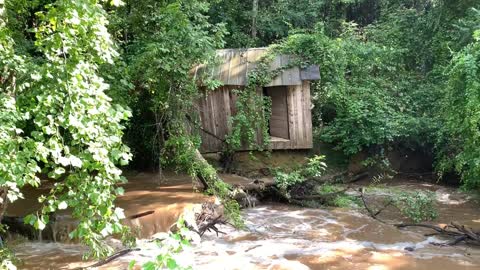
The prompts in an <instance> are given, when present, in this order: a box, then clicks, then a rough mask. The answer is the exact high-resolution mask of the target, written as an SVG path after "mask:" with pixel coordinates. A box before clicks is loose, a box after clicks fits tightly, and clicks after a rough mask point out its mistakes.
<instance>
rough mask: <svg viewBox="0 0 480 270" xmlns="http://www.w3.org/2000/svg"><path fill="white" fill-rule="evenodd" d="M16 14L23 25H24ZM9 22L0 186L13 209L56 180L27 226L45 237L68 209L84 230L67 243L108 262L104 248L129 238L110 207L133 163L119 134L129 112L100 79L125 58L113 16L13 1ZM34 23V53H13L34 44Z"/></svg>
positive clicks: (90, 4) (86, 8)
mask: <svg viewBox="0 0 480 270" xmlns="http://www.w3.org/2000/svg"><path fill="white" fill-rule="evenodd" d="M30 10H35V11H37V10H38V11H37V12H36V13H35V14H29V13H28V12H29V11H30ZM15 12H18V13H20V14H22V15H23V16H25V17H23V16H21V17H20V19H17V16H15ZM7 15H11V16H7V18H6V24H5V28H4V27H3V26H2V32H3V33H2V35H5V36H4V38H2V43H3V42H5V43H6V44H5V43H4V44H3V45H2V46H4V47H5V48H6V50H2V56H1V59H0V63H2V66H3V67H2V72H3V73H2V83H3V84H2V89H1V92H0V98H1V100H2V103H1V106H2V107H3V108H2V110H0V119H1V125H0V126H1V127H0V129H1V131H0V133H2V136H1V139H0V140H1V144H0V153H1V156H2V157H1V160H0V186H1V187H2V188H4V189H5V191H6V192H7V193H8V200H9V201H14V200H15V199H17V198H19V197H21V196H22V195H21V193H20V191H19V188H21V187H22V186H24V185H26V184H30V185H33V186H38V185H40V179H39V175H38V173H40V172H41V173H43V174H44V175H47V176H48V177H49V178H50V179H55V180H56V181H55V184H54V185H53V186H52V187H51V188H50V192H49V193H48V194H46V195H42V196H41V197H40V198H39V201H40V202H41V203H42V205H43V207H42V209H41V210H40V211H39V212H38V213H37V214H32V215H30V216H28V217H27V218H26V220H25V222H27V223H30V224H31V225H34V226H35V228H37V229H43V228H44V227H45V224H46V223H48V221H49V215H50V214H51V213H53V212H54V211H56V210H59V209H66V208H70V209H71V211H72V216H73V217H75V218H76V219H78V220H79V224H78V226H77V228H76V229H75V230H74V231H73V232H71V234H70V236H71V237H75V238H79V239H80V240H82V241H83V242H84V243H86V244H88V245H89V246H90V247H91V248H92V250H91V251H92V253H93V254H94V255H96V256H101V255H105V254H106V253H108V252H109V251H110V249H109V247H108V246H107V245H105V244H104V243H103V242H102V241H103V239H104V238H105V237H106V236H107V235H110V234H113V233H122V232H125V230H126V229H125V228H124V227H123V226H122V225H121V224H120V223H119V222H120V219H122V218H124V216H123V211H122V210H121V209H119V208H115V206H114V204H113V201H114V199H115V194H119V193H121V192H122V190H121V189H117V188H116V187H115V184H116V183H119V182H121V181H123V179H122V177H121V173H122V171H121V170H120V169H118V168H117V167H116V165H117V164H122V165H125V164H126V163H127V162H128V160H130V154H129V150H128V148H127V147H126V146H124V145H123V143H122V135H123V131H122V130H123V125H122V124H121V122H122V121H123V120H126V119H127V118H128V117H129V116H130V112H129V111H128V110H125V109H124V108H123V107H121V106H119V105H114V104H112V102H111V98H110V97H108V96H107V95H106V94H105V91H106V90H107V89H108V85H107V84H106V83H105V82H104V81H103V79H102V78H101V77H100V76H99V75H98V74H99V71H98V70H99V65H102V64H112V63H113V59H114V58H115V57H116V56H117V55H118V54H117V52H116V51H115V49H114V46H113V41H112V39H111V37H110V34H109V33H108V31H107V28H106V25H107V19H106V13H105V11H104V9H103V8H102V6H101V5H100V2H98V1H76V2H72V1H62V0H59V1H54V2H52V3H51V4H49V5H45V6H40V5H39V3H29V2H23V1H9V2H7ZM27 16H30V17H28V18H27ZM28 19H33V20H34V21H35V23H34V27H33V28H32V29H29V31H32V32H33V33H34V36H33V37H31V38H32V39H29V40H28V42H31V43H30V44H29V46H31V47H28V46H26V47H23V48H22V47H18V48H17V47H14V45H13V44H16V42H18V43H21V42H27V41H25V40H22V39H20V38H23V37H22V36H21V35H23V34H29V33H28V32H27V33H25V32H22V30H23V29H22V28H21V27H22V23H25V22H22V20H25V21H27V20H28ZM9 37H12V38H9ZM15 38H19V40H18V41H17V40H15ZM9 43H10V44H9ZM2 214H3V213H2Z"/></svg>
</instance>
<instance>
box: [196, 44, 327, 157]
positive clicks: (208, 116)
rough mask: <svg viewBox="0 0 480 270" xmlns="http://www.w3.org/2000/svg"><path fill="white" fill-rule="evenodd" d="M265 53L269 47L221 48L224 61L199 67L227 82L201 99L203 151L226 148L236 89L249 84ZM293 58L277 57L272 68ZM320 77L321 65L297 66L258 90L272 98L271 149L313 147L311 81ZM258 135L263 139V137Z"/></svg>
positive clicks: (259, 92) (221, 57)
mask: <svg viewBox="0 0 480 270" xmlns="http://www.w3.org/2000/svg"><path fill="white" fill-rule="evenodd" d="M265 52H266V49H265V48H251V49H225V50H218V51H217V55H218V58H219V59H220V64H218V65H217V66H216V67H214V68H213V69H212V70H211V71H206V69H205V68H204V67H202V66H198V67H196V68H195V70H194V74H195V75H196V76H197V75H198V74H200V73H201V72H209V74H208V75H209V76H211V77H212V78H214V79H216V80H218V81H221V82H222V83H223V86H221V87H219V88H218V89H216V90H214V91H208V92H206V93H205V94H204V96H203V98H201V99H200V100H199V111H200V118H201V124H202V128H203V131H202V132H201V136H202V145H201V149H200V150H201V152H203V153H208V152H218V151H221V150H222V147H223V143H222V141H221V140H220V139H222V138H225V136H226V135H227V134H229V132H230V126H229V121H228V120H229V118H230V117H231V116H232V115H234V114H235V102H236V97H235V94H234V93H232V90H234V89H241V88H242V87H244V86H245V85H246V83H247V73H248V72H250V71H251V70H253V69H254V68H255V65H256V61H258V59H259V58H260V57H261V56H262V55H263V54H265ZM290 61H292V57H291V56H288V55H280V56H277V57H276V58H275V59H274V61H273V62H272V65H271V69H272V70H275V69H277V68H279V67H284V66H286V65H288V64H289V63H290ZM318 79H320V73H319V68H318V66H310V67H307V68H305V69H301V68H299V67H293V68H290V69H287V70H285V71H283V72H282V74H280V75H279V76H278V77H276V78H275V79H274V80H273V81H272V82H271V83H270V84H269V85H267V86H265V87H263V89H258V91H257V93H258V94H259V95H268V96H269V97H270V98H271V101H272V114H271V118H270V121H269V134H270V138H271V140H270V141H271V143H270V148H271V149H273V150H275V149H308V148H312V144H313V142H312V116H311V112H310V109H311V102H310V82H311V81H312V80H318ZM219 138H220V139H219ZM257 138H259V140H260V139H261V136H257ZM244 150H249V149H244Z"/></svg>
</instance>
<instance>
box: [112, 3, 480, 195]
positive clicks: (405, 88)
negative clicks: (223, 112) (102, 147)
mask: <svg viewBox="0 0 480 270" xmlns="http://www.w3.org/2000/svg"><path fill="white" fill-rule="evenodd" d="M143 3H144V5H145V6H141V5H139V4H136V3H135V4H134V3H133V2H132V3H128V2H127V3H126V6H124V7H122V8H121V9H122V10H123V12H126V14H128V15H125V16H123V17H122V16H121V14H122V12H118V13H117V15H118V14H120V15H118V16H119V17H120V18H118V17H116V18H117V19H114V20H112V21H113V24H112V27H111V28H112V29H116V27H119V28H118V29H116V30H115V31H114V33H118V35H120V36H119V37H118V40H121V41H123V42H121V46H122V48H123V49H124V53H125V57H124V59H125V61H126V65H127V66H129V67H130V69H131V67H132V66H133V67H138V69H133V70H134V71H133V72H130V76H132V79H131V80H130V81H132V82H133V84H134V88H133V89H134V90H133V91H134V93H135V95H134V96H135V97H137V99H136V102H138V103H135V102H133V103H129V105H130V107H132V108H133V111H134V118H133V120H132V123H131V128H130V129H129V132H127V140H128V141H129V142H130V143H129V144H130V145H131V146H133V150H134V154H136V155H135V156H136V158H135V159H134V164H137V165H135V166H138V165H140V164H143V165H145V164H151V162H149V161H152V160H157V159H156V158H155V155H156V154H155V153H160V152H162V151H166V149H168V147H169V146H172V145H173V144H178V143H179V141H171V140H168V139H167V140H166V142H160V144H159V145H157V144H156V143H154V142H156V141H157V140H155V139H154V138H155V137H156V136H158V132H156V131H155V130H153V129H146V128H145V126H144V125H145V123H147V122H148V123H150V122H151V123H155V122H157V123H158V121H156V119H160V118H161V119H169V120H168V121H164V122H165V124H164V125H162V127H161V129H162V130H166V131H165V132H166V134H168V133H169V132H171V131H172V129H175V130H177V131H178V127H177V128H171V129H169V128H168V126H169V124H168V123H167V122H169V121H171V119H172V117H171V116H159V115H155V113H158V112H160V111H162V110H163V111H164V112H167V111H169V110H168V109H165V107H162V105H160V104H150V103H149V102H156V101H155V100H158V99H155V98H152V97H151V96H150V97H145V96H144V95H145V94H147V92H148V91H147V92H146V91H142V90H148V89H152V88H158V86H159V85H161V86H162V87H165V89H166V87H167V86H168V87H172V86H173V87H175V88H176V89H177V90H178V89H179V87H180V88H182V89H185V90H183V91H176V92H175V93H176V94H175V95H177V96H176V97H175V98H173V99H169V101H170V102H171V101H172V100H182V101H185V100H190V101H192V99H191V98H187V99H184V98H182V96H181V95H183V94H184V95H185V96H184V97H192V96H195V94H198V92H196V91H195V90H187V89H189V87H188V86H187V85H190V84H189V83H190V82H187V81H188V76H186V74H187V70H188V69H189V67H190V66H191V64H192V63H198V62H212V61H214V60H213V58H211V56H212V55H213V50H214V49H216V48H220V47H226V48H242V47H258V46H269V45H272V44H276V46H278V47H279V48H280V51H284V52H287V53H291V54H294V55H297V56H299V57H300V58H301V59H302V60H303V63H304V64H305V65H306V64H318V65H319V66H320V69H321V75H322V79H321V80H320V81H319V82H317V83H316V84H315V85H314V87H313V89H312V94H313V104H314V107H313V115H314V125H313V126H314V128H315V135H316V139H317V141H324V142H329V143H333V144H334V145H335V146H336V147H337V148H338V149H341V150H342V151H343V152H344V153H345V154H347V155H348V156H351V155H354V154H356V153H359V152H361V151H366V152H368V153H369V155H371V156H374V157H375V158H378V159H382V158H383V156H384V153H385V151H387V149H389V148H392V147H393V148H395V147H404V148H409V149H415V150H416V151H421V152H423V153H424V154H425V155H426V156H432V157H433V160H434V164H433V165H434V168H435V170H436V171H437V172H438V173H439V174H440V175H442V174H447V173H452V172H453V173H455V174H458V175H460V176H461V178H462V181H463V184H464V185H465V186H466V187H469V188H477V187H478V186H479V184H480V180H478V179H480V167H479V166H478V165H479V162H480V159H479V156H480V155H479V154H480V152H479V151H480V145H479V143H480V141H479V139H480V138H479V135H480V133H479V124H480V123H479V115H480V111H479V110H480V106H479V105H478V104H480V103H479V101H480V100H479V98H480V96H479V95H480V86H479V83H480V79H479V78H480V74H479V71H478V69H479V51H478V50H479V35H480V34H479V32H478V31H479V25H480V12H479V10H478V9H476V8H479V3H478V2H477V1H474V0H461V1H452V0H411V1H397V0H318V1H312V0H299V1H289V0H270V1H268V0H266V1H255V0H253V1H235V0H228V1H227V0H226V1H215V2H214V3H211V4H210V5H209V6H207V4H206V3H202V2H199V1H177V2H171V1H166V2H151V3H149V1H144V2H143ZM148 6H151V7H152V8H148ZM175 7H176V8H175ZM177 12H178V14H177ZM180 14H181V16H184V17H181V18H183V19H185V21H184V22H180V21H178V18H179V17H178V16H180ZM169 16H173V17H174V18H175V19H173V20H175V22H172V21H169V19H168V18H169ZM165 22H167V23H165ZM150 23H158V24H159V26H158V27H159V28H160V29H162V30H160V29H159V31H158V32H157V33H156V34H158V35H160V36H158V37H157V36H152V35H151V34H152V33H144V30H143V29H145V25H146V24H150ZM182 23H184V24H183V25H181V24H182ZM161 27H163V28H161ZM176 27H180V28H178V29H177V28H176ZM148 29H150V28H148ZM144 34H145V36H144ZM141 39H146V40H142V41H139V40H141ZM150 42H151V43H150ZM146 44H148V45H146ZM142 46H143V47H142ZM146 46H152V47H150V48H147V47H146ZM207 48H208V49H207ZM136 53H140V56H142V57H143V56H145V57H146V61H148V62H147V63H145V62H138V61H139V60H138V55H137V54H136ZM143 53H152V54H153V55H149V56H150V57H151V58H148V56H147V55H143ZM129 59H134V61H133V62H132V61H129ZM140 59H142V58H140ZM149 59H156V61H155V62H156V63H150V62H149V61H150V60H149ZM172 63H175V64H172ZM146 67H147V68H146ZM150 68H151V69H150ZM135 70H138V71H137V73H136V72H135ZM149 72H154V73H155V74H157V75H156V76H153V74H150V73H149ZM177 72H178V73H177ZM152 77H156V80H160V81H158V82H155V83H158V84H157V85H155V86H152V85H145V84H144V83H145V82H146V80H145V78H149V80H152ZM167 78H169V79H167ZM180 78H181V79H180ZM164 80H171V81H170V82H165V81H164ZM150 83H151V81H149V82H148V84H150ZM212 87H214V84H213V86H212ZM165 91H166V90H163V91H161V92H160V93H164V92H165ZM190 91H191V92H190ZM160 93H158V94H160ZM193 93H195V94H193ZM150 94H151V93H150ZM150 94H147V95H150ZM192 94H193V95H192ZM146 104H148V105H147V106H145V105H146ZM183 105H185V104H182V105H180V104H179V105H178V106H183ZM168 106H169V108H170V110H171V112H170V115H173V114H175V112H177V111H179V108H177V107H175V105H174V106H173V107H172V105H171V104H169V105H168ZM187 107H188V106H187ZM145 108H150V110H148V109H145ZM151 108H155V109H153V110H151ZM171 108H173V109H171ZM180 111H188V110H186V109H180ZM161 114H162V115H163V113H161ZM167 114H168V113H167ZM187 114H190V115H191V118H194V113H193V112H188V113H187ZM147 119H148V121H146V120H147ZM179 121H182V120H181V119H180V120H179ZM189 129H190V130H191V129H193V130H195V126H194V125H193V128H192V127H190V128H189ZM140 131H141V132H142V134H138V132H140ZM162 138H163V137H162ZM165 138H170V139H171V138H173V137H169V136H165ZM177 138H178V137H177ZM145 142H149V143H145ZM197 143H198V142H197ZM150 166H151V165H150Z"/></svg>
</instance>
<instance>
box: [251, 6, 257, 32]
mask: <svg viewBox="0 0 480 270" xmlns="http://www.w3.org/2000/svg"><path fill="white" fill-rule="evenodd" d="M257 16H258V0H253V6H252V38H253V39H255V38H257Z"/></svg>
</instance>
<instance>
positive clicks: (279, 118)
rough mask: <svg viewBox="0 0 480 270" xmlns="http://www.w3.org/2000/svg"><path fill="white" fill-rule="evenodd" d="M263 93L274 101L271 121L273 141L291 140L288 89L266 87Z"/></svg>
mask: <svg viewBox="0 0 480 270" xmlns="http://www.w3.org/2000/svg"><path fill="white" fill-rule="evenodd" d="M263 92H264V95H266V96H268V97H270V99H271V100H272V115H271V117H270V121H269V132H270V137H271V140H272V141H275V140H276V141H279V140H289V139H290V134H289V123H288V103H287V87H286V86H274V87H265V88H264V89H263Z"/></svg>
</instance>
